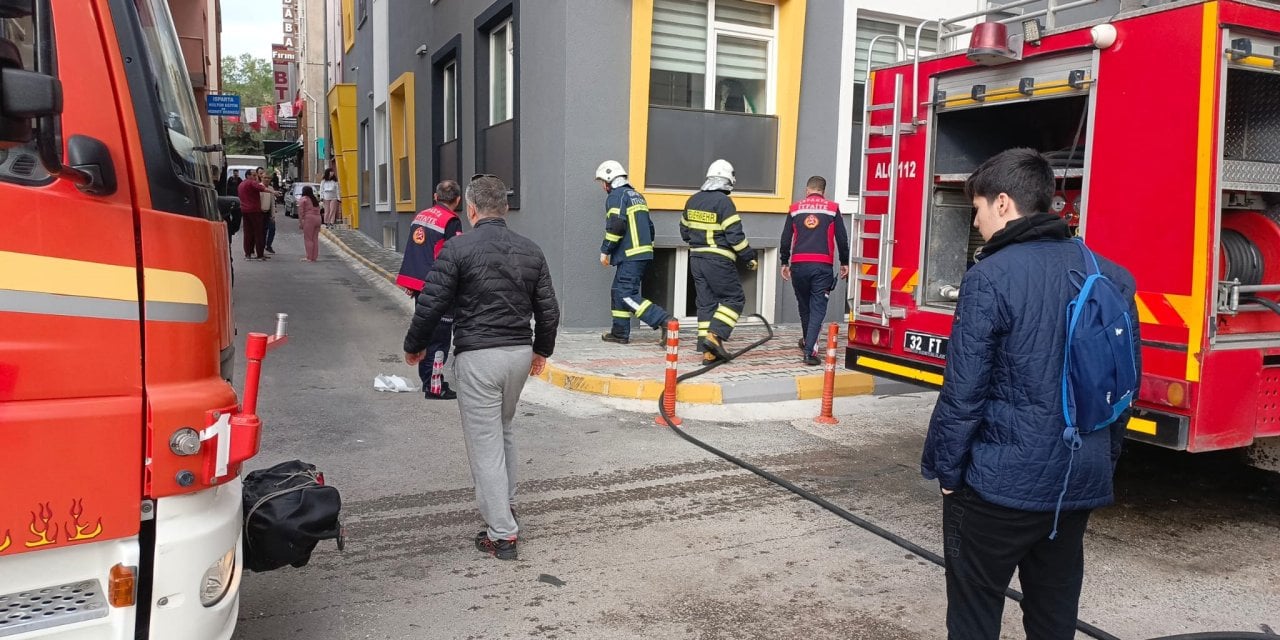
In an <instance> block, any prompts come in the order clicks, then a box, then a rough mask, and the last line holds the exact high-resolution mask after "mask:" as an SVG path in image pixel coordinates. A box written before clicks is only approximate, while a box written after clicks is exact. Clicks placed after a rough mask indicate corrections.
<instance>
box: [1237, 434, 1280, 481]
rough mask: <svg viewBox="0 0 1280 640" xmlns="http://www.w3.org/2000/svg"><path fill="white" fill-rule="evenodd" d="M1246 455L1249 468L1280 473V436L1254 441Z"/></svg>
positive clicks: (1247, 449) (1246, 450)
mask: <svg viewBox="0 0 1280 640" xmlns="http://www.w3.org/2000/svg"><path fill="white" fill-rule="evenodd" d="M1244 455H1245V460H1246V461H1247V462H1248V463H1249V466H1251V467H1254V468H1257V469H1262V470H1264V471H1271V472H1274V473H1280V436H1271V437H1269V438H1258V439H1257V440H1254V441H1253V444H1251V445H1249V447H1248V448H1246V449H1245V453H1244Z"/></svg>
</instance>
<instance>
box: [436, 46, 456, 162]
mask: <svg viewBox="0 0 1280 640" xmlns="http://www.w3.org/2000/svg"><path fill="white" fill-rule="evenodd" d="M440 92H441V96H440V101H441V105H440V108H441V112H440V115H441V118H442V119H443V122H442V123H441V124H442V126H443V127H444V130H443V131H442V137H441V142H451V141H453V140H456V139H457V138H458V62H457V61H456V60H450V61H449V62H448V64H445V65H444V68H442V69H441V70H440Z"/></svg>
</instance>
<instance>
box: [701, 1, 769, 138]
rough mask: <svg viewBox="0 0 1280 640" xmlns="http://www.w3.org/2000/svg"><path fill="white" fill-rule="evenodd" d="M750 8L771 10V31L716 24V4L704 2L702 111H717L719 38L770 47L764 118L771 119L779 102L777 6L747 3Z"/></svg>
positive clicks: (756, 2) (724, 23)
mask: <svg viewBox="0 0 1280 640" xmlns="http://www.w3.org/2000/svg"><path fill="white" fill-rule="evenodd" d="M746 1H747V2H751V3H753V4H763V5H769V6H771V7H773V28H772V29H761V28H759V27H748V26H746V25H741V24H734V23H732V22H716V0H707V69H706V73H704V74H702V77H703V81H704V87H703V91H702V105H703V107H702V108H703V109H706V110H707V111H715V110H716V49H717V48H718V47H719V45H720V41H719V40H720V36H732V37H735V38H741V39H743V40H754V41H756V42H764V43H766V44H768V45H769V58H768V63H767V64H768V65H769V67H768V68H767V69H765V73H766V74H768V76H769V79H768V80H767V81H766V82H765V93H766V95H765V111H764V114H763V115H774V114H775V112H776V111H777V102H778V91H777V86H778V5H777V3H776V2H759V1H758V0H746Z"/></svg>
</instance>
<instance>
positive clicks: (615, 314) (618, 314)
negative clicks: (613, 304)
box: [610, 309, 631, 318]
mask: <svg viewBox="0 0 1280 640" xmlns="http://www.w3.org/2000/svg"><path fill="white" fill-rule="evenodd" d="M610 313H612V314H613V317H615V318H630V317H631V312H629V311H618V310H617V309H614V310H613V311H611V312H610Z"/></svg>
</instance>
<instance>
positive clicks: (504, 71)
mask: <svg viewBox="0 0 1280 640" xmlns="http://www.w3.org/2000/svg"><path fill="white" fill-rule="evenodd" d="M513 35H514V34H513V33H512V25H511V20H510V19H507V21H506V22H504V23H502V24H501V25H498V27H497V28H496V29H494V30H493V31H491V32H489V124H498V123H500V122H506V121H507V120H510V119H511V117H512V114H511V94H512V87H511V85H512V76H513V74H512V70H513V68H514V67H515V64H513V62H512V58H513V57H514V55H515V38H514V37H513Z"/></svg>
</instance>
